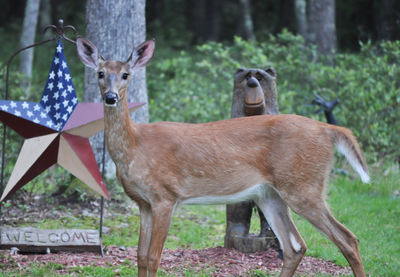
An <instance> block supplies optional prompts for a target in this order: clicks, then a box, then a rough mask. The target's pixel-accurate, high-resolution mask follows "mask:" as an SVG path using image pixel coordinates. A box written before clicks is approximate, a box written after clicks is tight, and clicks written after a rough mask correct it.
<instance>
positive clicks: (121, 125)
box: [104, 97, 136, 167]
mask: <svg viewBox="0 0 400 277" xmlns="http://www.w3.org/2000/svg"><path fill="white" fill-rule="evenodd" d="M135 129H136V128H135V124H134V123H133V122H132V121H131V119H130V117H129V109H128V103H127V100H126V98H125V97H124V98H123V99H121V101H119V102H118V103H117V106H116V107H107V106H104V132H105V137H106V143H107V148H108V151H109V153H110V155H111V158H112V159H113V161H114V163H115V164H116V165H117V167H118V164H120V163H122V164H124V163H126V162H127V160H128V159H131V158H132V155H133V152H134V149H135Z"/></svg>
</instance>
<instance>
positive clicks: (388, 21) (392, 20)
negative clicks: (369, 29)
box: [375, 0, 398, 40]
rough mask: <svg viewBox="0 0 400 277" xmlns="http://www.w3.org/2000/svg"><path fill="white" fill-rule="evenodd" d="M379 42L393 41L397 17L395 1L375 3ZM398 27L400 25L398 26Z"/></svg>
mask: <svg viewBox="0 0 400 277" xmlns="http://www.w3.org/2000/svg"><path fill="white" fill-rule="evenodd" d="M375 6H376V9H375V10H376V11H377V12H376V14H375V16H376V18H377V20H376V27H377V34H378V37H377V38H378V40H392V39H393V31H394V30H395V28H396V25H397V24H396V15H395V8H394V2H393V0H381V1H379V2H377V3H375ZM397 26H398V25H397Z"/></svg>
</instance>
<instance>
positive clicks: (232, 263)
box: [0, 246, 351, 276]
mask: <svg viewBox="0 0 400 277" xmlns="http://www.w3.org/2000/svg"><path fill="white" fill-rule="evenodd" d="M0 256H2V260H3V261H2V263H3V264H7V263H8V264H9V265H10V267H8V270H12V269H17V268H19V269H20V270H22V271H24V269H27V268H29V265H30V263H31V262H35V263H39V264H43V265H45V264H47V263H49V262H52V263H56V264H61V265H62V267H60V269H59V270H58V273H59V274H68V273H69V270H70V269H72V268H76V267H78V266H102V267H110V266H112V267H114V266H118V265H122V264H124V265H126V264H127V261H129V262H130V263H132V264H136V262H137V256H136V248H130V247H128V248H120V247H118V246H108V247H107V250H106V252H105V255H104V257H101V256H100V255H98V254H95V253H67V252H64V253H52V254H42V255H37V254H29V255H24V254H13V255H9V253H6V251H5V250H1V251H0ZM11 259H12V260H11ZM281 267H282V261H281V260H280V259H279V258H278V253H277V252H276V251H275V250H272V249H271V250H269V251H266V252H258V253H251V254H245V253H241V252H239V251H236V250H232V249H226V248H223V247H216V248H207V249H201V250H193V249H177V250H170V249H164V251H163V255H162V261H161V265H160V268H161V269H163V270H164V271H165V272H167V273H169V274H171V275H175V276H183V275H184V273H183V272H184V271H185V270H191V272H201V271H203V270H208V272H212V273H211V274H212V276H251V270H255V269H258V270H261V271H263V272H276V271H280V269H281ZM75 272H76V271H75ZM116 273H118V272H116ZM316 273H325V274H329V275H332V276H337V275H350V274H351V270H350V269H349V268H348V267H340V266H338V265H335V264H333V263H332V262H329V261H325V260H321V259H317V258H313V257H304V258H303V260H302V261H301V263H300V265H299V267H298V269H297V271H296V275H301V276H304V275H306V276H313V275H315V274H316Z"/></svg>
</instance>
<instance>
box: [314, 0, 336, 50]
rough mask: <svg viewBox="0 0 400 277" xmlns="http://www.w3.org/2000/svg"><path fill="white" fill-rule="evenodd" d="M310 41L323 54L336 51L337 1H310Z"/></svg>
mask: <svg viewBox="0 0 400 277" xmlns="http://www.w3.org/2000/svg"><path fill="white" fill-rule="evenodd" d="M308 19H309V23H308V26H309V30H310V40H311V41H312V42H313V43H315V44H316V45H317V47H318V51H319V52H320V53H321V54H324V55H325V54H331V53H332V52H334V51H335V50H336V24H335V0H309V16H308Z"/></svg>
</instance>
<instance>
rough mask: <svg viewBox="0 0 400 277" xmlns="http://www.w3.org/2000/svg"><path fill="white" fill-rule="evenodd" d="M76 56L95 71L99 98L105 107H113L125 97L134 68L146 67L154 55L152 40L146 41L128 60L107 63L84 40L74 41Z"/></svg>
mask: <svg viewBox="0 0 400 277" xmlns="http://www.w3.org/2000/svg"><path fill="white" fill-rule="evenodd" d="M76 45H77V50H78V56H79V58H80V60H81V61H82V63H84V64H85V65H86V66H88V67H90V68H93V69H94V70H96V71H97V78H98V83H99V88H100V93H101V97H102V99H103V101H104V104H105V105H106V106H111V107H115V106H117V103H118V101H120V100H121V99H123V98H124V97H126V90H127V88H128V85H129V81H130V77H131V73H132V71H133V70H134V69H135V68H139V67H144V66H146V65H147V64H148V63H149V61H150V60H151V59H152V58H153V55H154V47H155V43H154V40H148V41H145V42H143V43H142V44H140V45H139V46H138V47H136V48H135V49H134V50H133V52H132V53H131V55H130V56H129V58H128V60H127V61H125V62H120V61H107V60H105V59H104V58H103V57H102V56H101V55H100V54H99V52H98V50H97V47H96V46H95V45H94V44H93V43H91V42H90V41H89V40H87V39H85V38H78V39H77V41H76Z"/></svg>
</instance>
